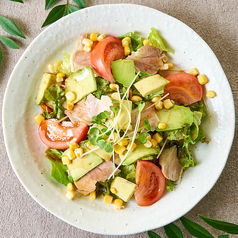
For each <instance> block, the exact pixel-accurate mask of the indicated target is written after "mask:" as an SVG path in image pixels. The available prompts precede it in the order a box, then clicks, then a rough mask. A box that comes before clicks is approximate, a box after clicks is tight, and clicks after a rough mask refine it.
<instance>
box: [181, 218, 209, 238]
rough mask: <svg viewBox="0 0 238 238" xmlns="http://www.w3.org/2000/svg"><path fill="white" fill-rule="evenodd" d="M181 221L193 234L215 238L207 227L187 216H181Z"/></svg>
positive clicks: (201, 237) (203, 237) (199, 236)
mask: <svg viewBox="0 0 238 238" xmlns="http://www.w3.org/2000/svg"><path fill="white" fill-rule="evenodd" d="M180 221H181V222H182V224H183V226H184V227H185V228H186V230H187V231H188V232H189V233H190V234H191V235H193V236H195V237H198V238H210V237H212V238H213V236H212V235H211V234H210V233H209V232H208V231H207V230H206V229H205V228H203V227H202V226H200V225H198V224H197V223H195V222H192V221H190V220H189V219H187V218H185V217H181V218H180Z"/></svg>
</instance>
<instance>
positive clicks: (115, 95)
mask: <svg viewBox="0 0 238 238" xmlns="http://www.w3.org/2000/svg"><path fill="white" fill-rule="evenodd" d="M111 99H112V100H119V95H118V93H112V95H111Z"/></svg>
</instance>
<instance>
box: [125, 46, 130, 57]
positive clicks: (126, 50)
mask: <svg viewBox="0 0 238 238" xmlns="http://www.w3.org/2000/svg"><path fill="white" fill-rule="evenodd" d="M130 53H131V51H130V48H129V46H126V47H124V55H125V56H127V55H129V54H130Z"/></svg>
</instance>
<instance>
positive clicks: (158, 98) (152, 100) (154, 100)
mask: <svg viewBox="0 0 238 238" xmlns="http://www.w3.org/2000/svg"><path fill="white" fill-rule="evenodd" d="M160 99H161V97H154V98H152V99H151V102H152V103H155V102H158V101H159V100H160Z"/></svg>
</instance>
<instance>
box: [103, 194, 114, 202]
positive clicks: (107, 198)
mask: <svg viewBox="0 0 238 238" xmlns="http://www.w3.org/2000/svg"><path fill="white" fill-rule="evenodd" d="M103 201H104V203H109V204H111V203H112V201H113V197H112V196H111V195H109V194H106V195H105V196H104V198H103Z"/></svg>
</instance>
